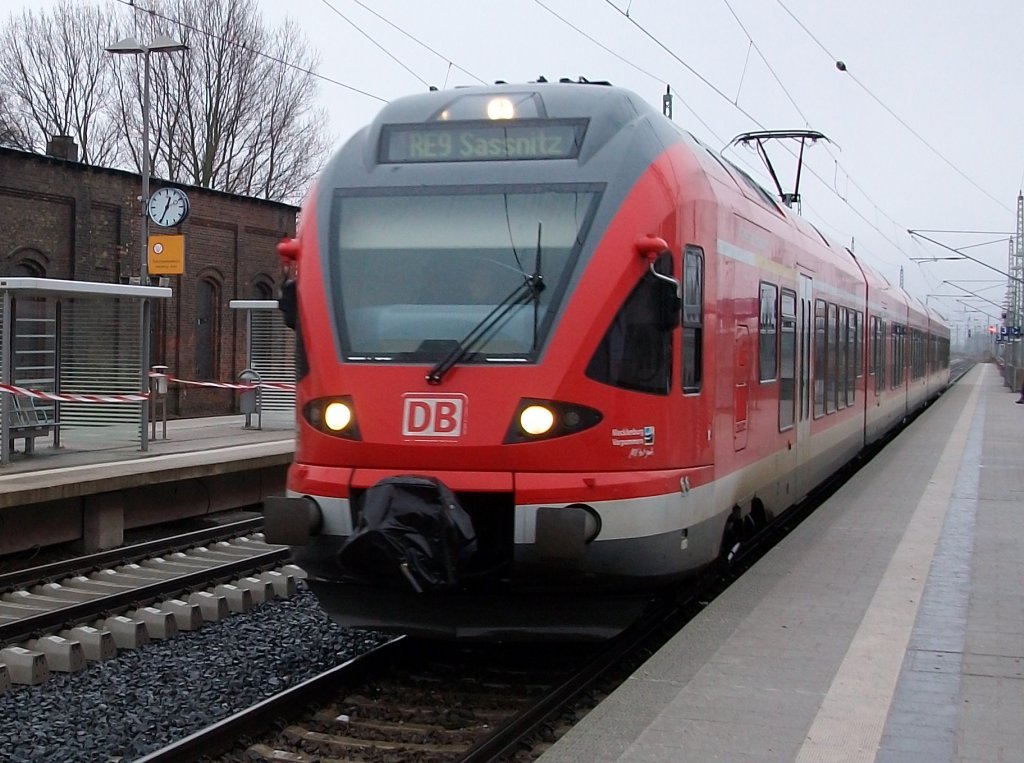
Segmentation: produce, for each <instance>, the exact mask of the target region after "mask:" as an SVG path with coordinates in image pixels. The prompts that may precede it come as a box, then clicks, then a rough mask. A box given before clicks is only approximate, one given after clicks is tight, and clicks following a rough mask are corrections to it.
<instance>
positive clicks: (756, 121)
mask: <svg viewBox="0 0 1024 763" xmlns="http://www.w3.org/2000/svg"><path fill="white" fill-rule="evenodd" d="M535 2H536V0H535ZM605 3H607V4H608V5H609V6H611V7H612V8H614V9H615V10H616V11H617V12H618V13H619V14H620V15H622V16H623V17H624V18H626V19H627V20H628V21H629V23H631V24H632V25H633V26H635V27H636V28H637V29H638V30H639V31H641V32H642V33H643V34H644V35H645V36H647V37H648V39H650V40H651V41H652V42H653V43H654V44H656V45H657V46H658V47H660V48H661V49H662V50H664V51H665V52H666V53H668V54H669V55H670V56H671V57H672V58H673V59H675V60H676V61H677V62H679V63H680V64H681V65H682V66H683V67H684V68H686V69H687V71H689V72H691V73H692V74H693V75H694V76H695V77H697V78H698V79H699V80H700V81H701V82H703V83H704V84H705V85H707V87H709V88H710V89H711V90H712V91H713V92H714V93H715V94H716V95H718V96H719V97H721V98H722V99H723V100H725V101H726V102H728V103H729V104H730V105H732V106H733V107H734V108H735V109H737V110H738V111H739V112H740V113H741V114H743V115H744V116H745V117H746V118H747V119H749V120H750V121H751V122H752V123H754V124H755V125H757V126H758V127H760V128H761V129H766V127H765V125H764V124H763V123H762V122H761V121H760V120H759V119H757V117H755V116H754V115H753V114H751V113H750V112H749V111H747V110H746V109H745V108H743V107H742V106H740V105H739V104H737V103H733V101H732V100H731V99H730V98H729V97H728V96H727V95H726V94H725V93H724V92H723V91H722V90H721V89H720V88H719V87H718V86H716V85H715V84H714V83H712V82H711V81H710V80H709V79H708V78H707V77H705V76H704V75H703V74H701V73H700V72H698V71H697V70H696V69H695V68H694V67H692V66H691V65H690V64H688V63H687V62H686V61H684V60H683V59H682V58H681V57H680V56H679V55H677V54H676V53H675V52H674V51H673V50H672V49H671V48H669V47H668V46H667V45H665V44H664V43H663V42H662V41H661V40H659V39H658V38H657V37H656V36H655V35H654V34H653V33H652V32H650V31H649V30H648V29H647V28H646V27H644V26H643V25H642V24H640V23H639V22H638V21H637V20H636V19H635V18H633V17H631V16H626V14H625V13H624V12H623V11H622V10H621V9H620V8H619V7H618V6H616V5H615V4H614V3H613V2H611V0H605ZM730 10H731V7H730ZM734 16H735V14H734ZM737 21H738V19H737ZM741 28H743V27H742V25H741ZM743 29H744V33H746V30H745V28H743ZM748 39H750V37H749V34H748ZM750 41H751V43H753V40H752V39H750ZM755 49H756V46H755ZM758 54H759V55H761V53H760V50H758ZM762 59H763V56H762ZM766 65H767V62H766ZM769 70H770V71H772V74H773V75H774V76H776V79H777V80H778V76H777V75H775V72H774V71H773V70H771V67H770V66H769ZM779 84H780V86H781V85H782V83H781V82H780V83H779ZM783 90H785V88H783ZM787 95H788V93H787ZM791 100H792V98H791ZM795 105H796V104H795V103H794V106H795ZM797 111H798V112H799V113H800V114H801V116H803V113H802V112H801V111H800V109H799V108H797ZM805 121H806V119H805ZM787 150H788V151H789V153H790V154H791V155H794V156H795V154H793V151H792V150H789V149H787ZM833 159H834V157H833ZM837 164H838V162H837ZM807 171H808V172H809V173H810V174H811V175H812V176H813V177H815V178H817V179H818V181H820V182H821V183H822V184H823V185H824V186H825V187H826V188H831V189H832V190H833V192H834V193H835V194H836V197H837V198H839V199H840V200H841V201H842V202H843V203H844V204H845V205H846V206H847V207H848V208H849V209H850V210H851V211H852V212H853V214H855V215H856V216H857V217H859V218H860V219H861V220H862V221H863V222H864V223H865V224H867V225H868V226H869V227H870V228H871V229H873V230H874V231H876V232H877V233H878V234H879V235H880V236H881V237H882V238H883V239H884V240H885V241H886V242H887V243H888V244H889V245H891V246H892V247H894V248H895V249H896V250H897V251H899V252H900V253H902V254H903V256H904V257H906V258H907V259H908V260H909V259H910V257H909V255H907V253H906V252H905V251H904V250H903V247H902V245H901V244H900V243H899V242H897V241H895V240H893V239H892V237H890V236H889V235H887V234H886V233H885V232H884V231H883V230H882V229H881V228H879V227H878V225H876V224H875V223H874V222H873V221H872V220H870V219H868V217H867V216H865V215H864V214H863V213H862V212H861V211H860V210H859V209H857V208H856V207H855V206H854V205H853V203H852V202H851V201H850V200H849V199H848V198H844V197H843V196H842V195H841V194H839V192H838V190H836V189H835V188H834V187H832V186H831V185H829V183H828V182H827V181H826V180H825V179H824V178H823V177H822V176H821V174H820V173H818V172H817V171H816V170H815V169H814V167H812V166H810V165H809V164H808V165H807ZM843 172H844V174H845V175H846V177H847V179H848V180H849V182H850V183H851V184H852V185H853V186H854V187H856V188H857V189H858V190H859V191H860V192H861V193H862V194H863V195H864V197H865V198H866V199H868V201H869V202H870V203H871V205H872V207H874V209H875V210H876V212H879V213H881V214H882V215H883V216H885V217H886V218H887V219H888V220H889V221H890V222H892V223H893V224H894V225H896V226H897V227H899V228H901V229H903V226H901V225H899V224H898V223H897V222H896V221H895V220H893V219H892V218H891V217H890V216H889V215H887V214H886V213H885V212H884V211H883V210H882V209H881V208H880V207H879V206H878V204H876V203H875V202H874V201H873V200H872V199H871V196H870V195H869V194H867V192H865V191H864V189H863V188H861V187H860V186H859V185H857V184H856V183H855V182H854V180H853V178H852V177H851V176H850V174H849V172H847V171H846V170H845V169H844V170H843Z"/></svg>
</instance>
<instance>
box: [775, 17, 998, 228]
mask: <svg viewBox="0 0 1024 763" xmlns="http://www.w3.org/2000/svg"><path fill="white" fill-rule="evenodd" d="M775 2H777V3H778V4H779V6H780V7H781V8H782V10H784V11H785V12H786V13H787V14H789V16H790V18H792V19H793V21H795V22H796V23H797V25H798V26H799V27H800V28H801V29H803V30H804V32H806V33H807V35H808V36H809V37H810V38H811V39H812V40H813V41H814V43H815V44H816V45H817V46H818V47H819V48H821V50H822V51H823V52H824V53H825V55H826V56H828V57H829V59H830V60H831V61H833V62H834V63H835V64H836V68H838V69H839V71H841V72H843V73H844V74H846V75H848V76H849V77H850V79H852V80H853V82H854V83H855V84H856V85H857V86H858V87H859V88H861V90H863V91H864V92H865V93H867V95H868V96H869V97H870V98H871V99H872V100H873V101H875V103H877V104H878V105H879V106H881V107H882V108H883V109H884V110H885V111H886V112H887V113H888V114H889V116H891V117H892V118H893V119H895V120H896V121H897V122H899V123H900V124H901V125H902V126H903V127H904V128H905V129H906V130H907V131H908V132H910V134H911V135H913V136H914V137H915V138H917V139H918V140H919V141H920V142H921V143H922V144H923V145H924V146H925V147H926V148H927V149H928V150H929V151H931V152H932V153H933V154H935V155H936V156H937V157H938V158H939V159H941V160H942V161H943V162H944V163H945V164H946V165H948V166H949V167H950V168H951V169H952V170H953V171H954V172H956V173H957V174H958V175H959V176H960V177H962V178H963V179H964V180H966V181H967V182H968V183H970V184H971V185H972V186H974V187H975V188H976V189H977V190H979V191H981V193H983V194H984V195H985V196H987V197H988V198H989V199H991V200H992V201H994V202H995V203H996V204H998V205H999V206H1000V207H1002V208H1003V209H1005V210H1006V211H1008V212H1013V211H1014V210H1012V209H1010V207H1008V206H1007V205H1006V204H1004V203H1003V202H1001V201H1000V200H999V199H997V198H996V197H995V196H993V195H992V194H991V193H989V192H988V191H987V190H986V189H984V188H982V187H981V185H979V184H978V183H977V182H975V181H974V179H973V178H972V177H970V176H969V175H968V174H967V173H966V172H964V171H963V170H962V169H960V168H959V167H957V166H956V165H955V164H954V163H953V162H952V161H951V160H950V159H949V158H948V157H947V156H946V155H945V154H943V153H942V152H941V151H939V150H938V149H937V148H935V146H933V145H932V144H931V143H929V142H928V141H927V140H926V139H925V138H924V136H922V135H921V133H919V132H918V131H917V130H915V129H914V128H913V127H911V126H910V125H909V124H908V123H907V122H906V120H904V119H903V117H901V116H900V115H899V114H897V113H896V112H895V111H893V110H892V109H891V108H890V107H889V105H888V104H887V103H885V102H884V101H883V100H882V99H881V98H879V97H878V96H877V95H875V93H874V92H872V90H871V89H870V88H869V87H868V86H867V85H865V84H864V83H863V82H861V81H860V80H859V79H857V76H856V75H855V74H853V73H852V72H851V71H850V69H849V65H848V64H847V63H846V62H844V61H840V60H839V59H837V58H836V57H835V56H834V55H833V54H832V51H830V50H829V49H828V48H827V47H826V46H825V45H824V43H822V42H821V40H819V39H818V38H817V37H816V36H815V34H814V33H813V32H812V31H811V30H810V29H808V28H807V25H806V24H804V23H803V22H802V21H801V20H800V19H799V18H798V17H797V15H796V14H795V13H793V11H791V10H790V9H789V8H788V7H786V4H785V3H784V2H782V0H775Z"/></svg>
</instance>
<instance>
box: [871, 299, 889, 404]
mask: <svg viewBox="0 0 1024 763" xmlns="http://www.w3.org/2000/svg"><path fill="white" fill-rule="evenodd" d="M871 320H872V321H873V322H874V331H873V332H872V336H871V346H872V349H873V351H874V352H873V357H874V363H875V394H876V395H880V394H882V390H883V389H885V336H886V325H885V321H883V320H882V319H881V318H878V317H875V318H872V319H871Z"/></svg>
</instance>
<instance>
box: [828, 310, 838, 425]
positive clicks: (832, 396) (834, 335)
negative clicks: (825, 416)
mask: <svg viewBox="0 0 1024 763" xmlns="http://www.w3.org/2000/svg"><path fill="white" fill-rule="evenodd" d="M838 315H839V307H838V306H836V305H834V304H832V303H831V302H829V303H828V322H827V323H826V326H825V413H835V411H836V388H837V381H838V378H837V376H836V374H837V367H838V362H837V356H838V354H839V342H838V338H839V317H838Z"/></svg>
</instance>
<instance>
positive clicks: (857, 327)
mask: <svg viewBox="0 0 1024 763" xmlns="http://www.w3.org/2000/svg"><path fill="white" fill-rule="evenodd" d="M854 315H855V318H854V324H853V353H854V367H853V368H854V375H855V376H856V377H857V378H860V377H861V376H863V375H864V313H862V312H861V311H860V310H858V311H857V312H856V313H855V314H854Z"/></svg>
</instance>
